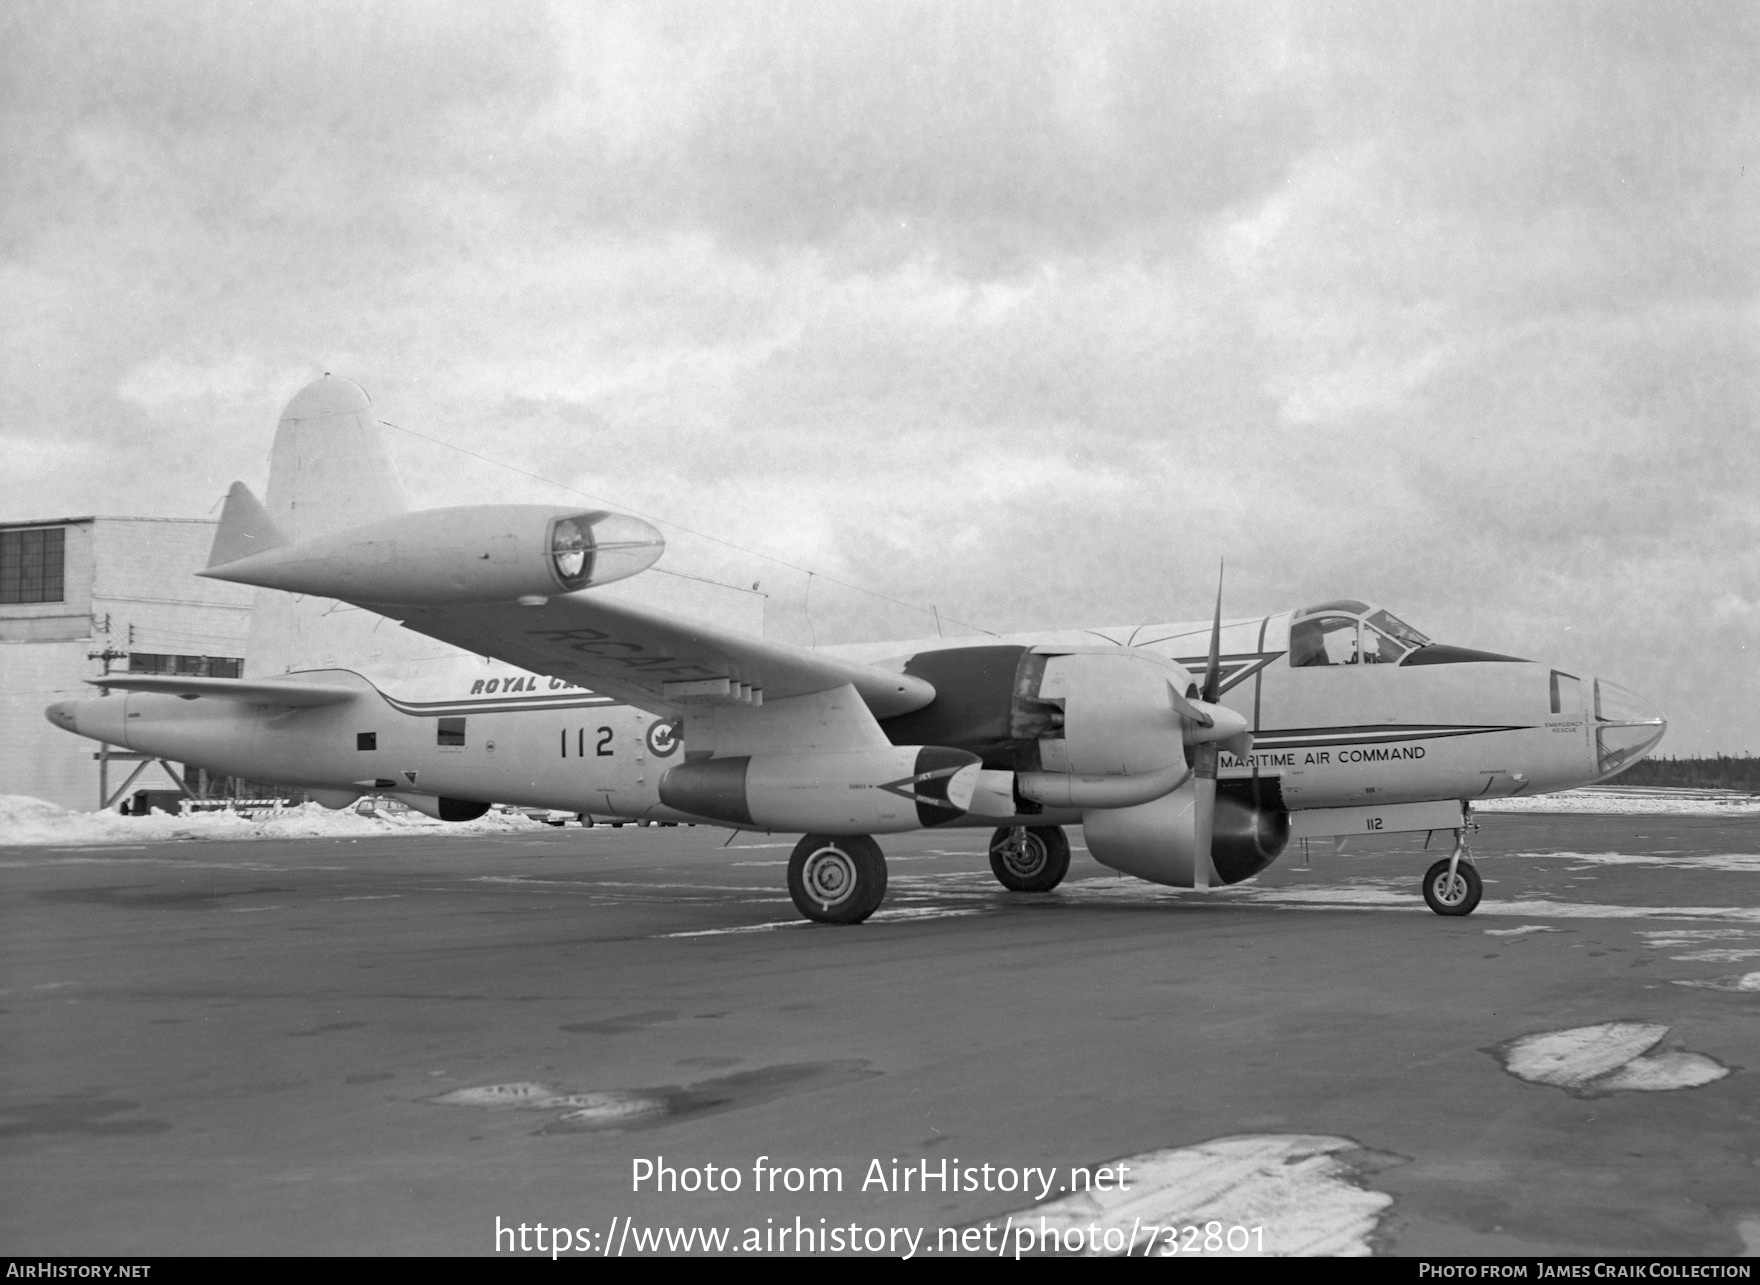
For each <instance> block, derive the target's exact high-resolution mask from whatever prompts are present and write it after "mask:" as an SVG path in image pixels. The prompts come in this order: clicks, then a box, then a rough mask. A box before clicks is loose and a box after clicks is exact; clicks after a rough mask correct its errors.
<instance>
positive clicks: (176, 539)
mask: <svg viewBox="0 0 1760 1285" xmlns="http://www.w3.org/2000/svg"><path fill="white" fill-rule="evenodd" d="M213 538H214V523H213V522H208V521H200V520H191V519H183V518H102V517H83V518H57V519H53V520H50V521H42V522H20V523H4V524H0V728H3V729H4V733H5V734H4V735H3V736H0V794H24V795H31V796H33V797H35V798H39V799H46V800H48V801H49V802H51V803H56V804H59V805H60V806H62V807H65V808H77V809H80V810H82V811H83V810H89V809H92V808H96V807H99V806H101V805H102V804H103V802H104V800H103V799H102V798H101V797H100V795H99V784H100V777H101V776H107V777H108V781H107V783H108V786H109V789H110V790H112V791H114V790H116V789H117V788H118V787H119V786H121V785H122V783H123V782H124V781H125V780H127V778H128V776H129V774H130V773H131V772H132V771H133V770H134V769H135V767H136V766H138V765H139V762H140V760H138V759H135V758H132V757H130V758H121V756H120V754H119V755H118V756H117V757H118V759H119V760H120V761H111V762H107V763H102V762H100V761H99V760H98V758H97V757H96V753H95V751H97V748H98V747H97V746H96V744H94V743H93V742H92V741H88V740H85V739H83V738H82V737H78V736H71V735H69V734H68V733H66V732H64V731H61V730H60V729H59V728H56V727H53V726H51V725H50V723H49V722H48V720H47V719H45V718H44V717H43V710H44V708H45V707H46V706H47V705H49V704H50V703H51V702H53V701H57V700H62V699H65V698H69V697H80V696H90V695H92V694H93V689H92V688H91V687H90V686H88V685H87V683H86V681H85V680H86V679H88V678H97V677H99V676H100V675H102V674H103V673H105V672H106V671H107V670H108V671H109V672H121V671H128V672H133V673H154V674H202V675H212V676H215V677H237V676H238V675H239V674H240V672H241V671H242V665H243V660H244V648H245V637H246V634H247V632H248V630H249V625H250V607H251V590H250V589H248V588H246V587H245V586H243V585H235V584H226V583H224V582H222V581H218V580H199V579H197V578H196V577H195V576H194V575H193V574H192V573H193V572H195V571H197V570H199V569H200V568H202V567H203V566H205V565H206V564H207V561H208V546H209V544H211V543H212V542H213ZM176 788H177V787H176V785H175V783H174V782H172V781H171V780H169V779H168V778H167V776H166V774H165V772H164V771H163V769H161V768H160V767H159V766H158V765H157V764H156V763H149V765H148V768H147V770H146V771H145V772H143V773H142V774H141V776H140V778H139V779H138V780H136V781H135V782H134V784H133V785H132V786H131V790H132V789H152V790H163V789H176Z"/></svg>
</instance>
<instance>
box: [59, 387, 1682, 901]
mask: <svg viewBox="0 0 1760 1285" xmlns="http://www.w3.org/2000/svg"><path fill="white" fill-rule="evenodd" d="M381 432H382V430H381V427H380V422H379V420H378V417H377V415H376V413H375V412H374V411H373V409H372V403H371V401H370V399H369V398H368V397H367V395H366V394H365V393H364V392H363V391H362V390H361V389H360V388H359V387H358V386H357V385H355V384H353V383H350V382H349V381H347V380H342V379H336V378H331V377H328V376H326V377H325V378H324V379H321V380H319V381H317V382H316V383H313V384H311V385H309V386H308V387H306V388H305V389H304V390H302V391H301V392H300V393H299V394H298V395H297V396H295V397H294V399H293V401H292V402H291V403H289V405H288V407H287V409H286V411H285V412H284V413H283V416H282V419H281V423H280V426H279V429H278V431H277V434H276V438H275V444H274V449H273V454H272V458H271V466H270V474H269V486H268V491H267V503H266V504H265V503H261V502H259V501H258V500H257V499H256V497H255V496H254V495H253V493H252V492H251V491H250V490H249V489H248V488H247V487H245V486H244V485H243V484H242V483H238V484H235V485H234V486H233V488H232V490H231V491H230V493H229V494H228V496H227V499H226V503H225V507H224V509H223V511H222V515H221V520H220V525H219V528H218V530H217V531H216V534H215V539H214V545H213V550H212V553H211V556H210V560H209V565H208V567H207V568H206V569H205V570H204V571H202V572H200V573H199V574H201V575H204V576H209V577H213V578H216V579H221V580H229V581H235V582H238V583H241V584H248V585H254V586H258V587H260V588H262V589H267V590H278V591H281V592H282V593H285V594H292V595H305V596H306V598H305V601H306V602H308V603H312V602H317V603H321V604H323V605H325V606H327V607H331V608H334V607H335V606H336V604H338V603H347V604H353V605H354V606H355V607H358V608H362V609H364V610H365V611H367V612H371V613H376V614H377V616H378V617H384V618H387V619H388V620H390V621H396V622H399V623H400V624H401V625H402V626H404V627H405V628H406V629H408V630H412V631H414V632H415V633H418V634H422V635H426V636H427V637H428V638H431V639H435V640H438V641H439V642H441V643H443V644H447V645H448V647H450V648H456V649H459V650H458V652H457V654H456V655H455V656H451V657H450V662H449V663H447V664H443V665H441V666H439V667H438V668H436V667H434V666H432V665H430V666H428V668H427V670H426V671H425V676H424V677H423V678H422V680H421V684H420V687H419V690H418V689H417V688H413V687H411V686H409V685H408V683H407V682H402V681H401V680H400V679H399V676H398V675H397V674H396V673H394V672H389V671H387V672H385V673H373V674H368V673H362V672H357V671H356V670H354V669H352V668H346V667H338V666H335V665H329V666H324V667H317V668H310V667H302V666H301V665H300V664H299V659H300V657H299V654H298V652H297V650H296V651H295V652H294V653H291V655H292V661H291V663H289V664H288V666H287V668H288V671H289V672H283V673H264V672H261V670H262V664H261V662H260V660H259V659H258V657H259V649H258V639H257V636H256V633H255V626H253V640H252V644H251V647H250V648H249V649H248V650H250V651H251V653H252V655H251V656H249V657H247V662H246V663H247V667H249V668H247V671H246V677H244V678H242V679H226V678H186V677H173V676H159V675H109V676H107V677H105V678H103V679H97V680H93V681H94V682H95V683H97V684H99V685H100V686H102V687H103V688H105V689H107V690H106V694H104V695H101V696H95V697H91V698H86V699H81V700H68V701H61V702H58V703H56V704H55V705H52V706H51V707H50V708H49V710H48V711H47V713H48V717H49V719H50V721H52V722H54V723H55V724H56V725H57V726H60V727H63V728H66V729H67V730H69V731H72V732H76V733H78V734H80V735H82V736H88V737H92V738H93V739H96V740H100V741H104V742H107V743H110V744H114V745H121V746H126V747H127V748H129V749H130V750H134V751H137V752H144V753H148V754H152V755H154V756H158V757H163V758H172V759H176V760H179V761H182V762H186V763H191V764H196V765H199V766H202V767H206V768H209V769H211V770H214V771H217V772H222V773H226V774H230V775H235V776H242V777H247V778H250V779H253V780H263V781H277V782H282V783H285V784H288V785H294V786H300V787H303V788H304V789H306V790H307V791H308V792H309V793H310V794H311V795H312V796H313V797H315V798H317V799H318V800H319V801H320V802H323V803H325V804H326V805H328V806H332V807H345V806H348V805H349V804H351V803H352V802H354V801H355V800H356V799H358V798H360V797H361V796H362V795H363V794H376V795H389V796H391V797H394V798H398V799H401V800H403V801H404V802H406V803H408V804H409V805H410V806H412V807H416V808H418V809H420V810H422V811H425V812H427V813H429V814H431V815H434V816H437V817H440V818H442V819H447V820H463V819H468V818H471V817H475V816H480V815H481V814H482V813H483V812H484V811H485V810H486V809H487V808H488V806H489V804H490V803H491V802H494V803H504V804H523V805H530V806H538V807H549V808H558V809H565V810H568V811H571V812H582V813H592V814H595V815H602V816H610V817H621V818H638V819H651V820H673V821H689V822H697V823H708V824H714V825H720V826H725V827H730V828H735V829H742V830H762V831H768V832H783V833H788V832H798V833H803V834H804V836H805V837H804V838H802V839H801V841H800V843H799V844H798V845H797V846H796V848H795V850H794V853H793V856H792V858H791V860H790V862H789V867H788V886H789V892H790V894H791V895H792V897H793V899H794V902H795V905H796V906H797V907H798V908H799V909H800V911H801V913H802V914H803V915H805V916H807V917H808V918H809V919H814V920H819V921H822V922H827V923H858V922H860V921H861V920H863V919H865V918H867V917H868V916H869V915H870V914H872V913H873V911H874V910H875V909H876V908H877V907H878V906H879V905H880V902H881V900H882V898H883V897H884V895H885V890H886V862H885V859H884V857H883V855H882V853H881V850H880V847H879V845H878V844H877V843H876V842H875V840H874V838H873V836H874V835H877V834H894V833H900V832H904V831H910V830H916V829H921V828H925V827H958V826H984V827H993V828H994V835H993V837H992V839H991V844H990V859H991V866H992V869H993V870H994V872H995V874H996V877H997V878H998V880H1000V881H1001V882H1002V884H1003V885H1004V886H1005V887H1008V888H1010V889H1013V890H1016V891H1021V892H1042V891H1049V890H1050V889H1052V888H1054V887H1056V886H1057V884H1058V883H1059V881H1061V880H1062V878H1063V877H1064V874H1065V872H1066V871H1067V869H1068V866H1069V854H1070V847H1069V842H1068V839H1067V838H1066V836H1065V827H1069V826H1077V825H1079V826H1080V827H1081V828H1082V833H1083V837H1084V840H1085V843H1086V846H1087V849H1088V852H1089V853H1090V854H1091V855H1092V856H1093V857H1094V858H1095V860H1097V861H1099V862H1101V863H1102V864H1104V865H1106V866H1109V867H1111V868H1112V869H1114V870H1118V871H1122V872H1124V873H1126V874H1130V875H1134V876H1136V877H1138V878H1141V879H1146V880H1149V881H1151V882H1154V883H1159V884H1166V885H1171V886H1174V887H1182V888H1206V887H1209V886H1212V885H1216V884H1233V883H1238V882H1240V881H1241V880H1244V879H1249V878H1251V877H1252V876H1254V875H1256V874H1258V873H1259V872H1260V871H1262V870H1264V869H1265V868H1266V867H1267V866H1269V865H1270V864H1271V862H1273V861H1274V860H1276V858H1277V857H1278V855H1279V854H1280V853H1281V852H1282V851H1283V850H1284V848H1285V847H1286V845H1287V844H1288V843H1289V842H1290V840H1291V838H1292V836H1293V837H1299V838H1312V837H1324V836H1349V835H1361V834H1389V833H1396V832H1410V831H1437V830H1445V831H1452V832H1453V835H1454V840H1455V842H1454V847H1453V851H1452V852H1451V853H1450V854H1449V856H1448V857H1446V858H1444V859H1442V860H1439V861H1437V862H1436V863H1435V864H1434V865H1433V866H1431V867H1430V869H1429V870H1428V872H1427V873H1426V874H1425V875H1424V879H1423V889H1424V896H1425V899H1426V900H1427V901H1428V903H1429V904H1430V906H1431V908H1432V909H1433V910H1435V911H1436V912H1437V913H1438V914H1444V915H1463V914H1467V913H1470V912H1471V911H1472V909H1473V907H1474V906H1475V905H1477V904H1478V901H1479V896H1480V891H1481V883H1480V879H1479V876H1478V874H1477V873H1476V872H1475V871H1474V868H1473V864H1472V860H1471V853H1470V851H1469V850H1468V847H1467V844H1466V842H1465V838H1466V834H1467V829H1468V826H1469V824H1470V823H1469V820H1468V810H1469V808H1470V806H1471V804H1472V802H1473V801H1474V800H1478V799H1486V798H1499V797H1505V796H1509V795H1516V794H1539V793H1545V792H1547V791H1551V790H1560V789H1565V788H1569V787H1572V786H1578V785H1583V784H1587V783H1590V782H1593V781H1597V780H1601V779H1603V778H1605V777H1607V776H1609V775H1611V774H1613V773H1614V772H1616V771H1618V770H1619V769H1620V768H1622V767H1624V766H1626V765H1627V764H1628V763H1630V762H1631V761H1632V760H1633V759H1635V758H1637V757H1639V756H1641V755H1643V754H1644V753H1646V752H1647V751H1648V750H1649V749H1650V748H1652V747H1653V746H1654V745H1655V744H1656V743H1657V741H1659V740H1660V739H1661V737H1662V734H1663V732H1664V730H1665V727H1666V724H1665V722H1664V720H1663V719H1662V717H1661V716H1660V715H1659V714H1658V713H1657V712H1656V710H1655V709H1653V708H1652V707H1651V706H1650V705H1649V704H1648V703H1646V702H1645V701H1644V700H1642V699H1641V698H1639V697H1638V696H1636V695H1634V694H1633V693H1631V692H1628V691H1626V690H1624V689H1623V688H1620V687H1617V686H1615V685H1614V684H1612V683H1610V682H1606V681H1604V680H1601V679H1598V678H1593V677H1582V676H1578V675H1575V674H1570V673H1565V672H1563V671H1561V670H1558V669H1555V668H1552V667H1550V666H1548V665H1546V664H1544V663H1539V662H1534V661H1529V660H1521V659H1517V658H1515V657H1512V656H1505V655H1500V654H1496V653H1492V652H1484V651H1475V650H1469V649H1467V648H1463V647H1455V646H1450V645H1447V644H1444V643H1437V642H1434V641H1432V640H1431V639H1430V638H1428V637H1426V636H1425V635H1424V634H1422V633H1420V632H1419V631H1418V630H1417V629H1415V628H1413V627H1412V626H1411V625H1409V624H1407V623H1406V622H1404V621H1403V620H1401V619H1399V618H1398V617H1397V616H1395V615H1394V614H1393V613H1392V612H1390V611H1387V610H1385V609H1382V608H1380V607H1377V606H1375V605H1373V604H1370V603H1366V602H1358V601H1354V600H1340V601H1332V602H1323V603H1319V604H1317V605H1314V606H1310V607H1304V608H1300V609H1297V610H1292V611H1281V612H1275V613H1272V614H1269V615H1265V616H1256V617H1252V618H1246V619H1230V620H1224V619H1222V616H1221V598H1220V592H1219V594H1218V602H1217V608H1216V612H1215V614H1214V616H1213V618H1212V619H1210V620H1208V621H1197V622H1193V623H1189V624H1173V625H1153V626H1135V627H1126V628H1115V629H1091V630H1078V631H1069V632H1061V633H1052V634H1030V635H1019V636H1013V637H1003V638H997V639H985V640H983V641H982V642H974V641H972V640H971V639H940V638H937V639H933V640H926V641H922V642H914V643H896V642H895V643H879V644H868V645H862V646H847V647H826V648H807V647H800V646H794V645H789V644H786V643H782V642H778V641H773V640H769V639H765V638H763V637H759V636H755V635H752V634H747V633H742V632H739V631H736V630H733V629H730V628H726V627H722V626H712V625H708V624H704V623H701V622H697V621H693V620H690V619H686V618H682V617H680V616H678V615H676V614H673V613H668V612H664V611H659V610H655V609H653V608H651V607H647V606H641V605H635V604H632V603H630V602H628V601H624V600H614V599H612V598H608V597H607V596H605V595H604V594H602V593H598V592H596V587H597V586H601V585H605V584H609V583H611V582H613V581H617V580H621V579H625V578H627V577H630V576H634V575H637V574H639V573H641V572H643V571H645V570H646V569H648V568H649V567H651V566H652V565H653V564H654V563H655V562H656V561H657V560H658V559H659V557H660V555H661V553H662V551H663V549H664V541H663V539H662V538H661V535H660V533H659V531H657V530H656V529H655V528H654V527H652V526H651V525H649V524H648V523H646V522H643V521H641V520H639V519H637V518H633V517H629V516H626V515H621V514H614V513H608V512H602V511H584V510H582V509H580V508H568V507H555V506H541V505H499V504H497V505H476V506H466V507H456V508H444V509H431V510H421V511H411V510H410V509H409V507H408V504H407V502H406V500H405V499H404V495H403V490H402V486H401V483H400V482H399V481H398V479H397V476H396V473H395V471H394V469H393V467H392V465H391V462H390V458H389V455H388V454H387V452H386V450H385V446H384V443H383V442H382V441H381V439H380V434H381ZM262 597H263V596H262V595H259V605H258V608H257V610H256V613H255V614H256V617H257V618H258V619H259V620H260V619H263V618H265V612H264V607H263V604H262V602H261V599H262ZM331 600H334V601H331ZM314 622H316V623H314ZM321 624H322V622H321V620H318V618H317V617H315V616H313V615H310V614H308V616H307V618H306V625H307V627H308V629H310V628H316V627H321ZM484 658H488V661H489V662H493V663H489V664H488V665H487V667H486V661H485V659H484ZM108 689H114V690H115V692H116V693H119V694H110V692H109V690H108Z"/></svg>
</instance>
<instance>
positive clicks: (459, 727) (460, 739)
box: [436, 718, 464, 749]
mask: <svg viewBox="0 0 1760 1285" xmlns="http://www.w3.org/2000/svg"><path fill="white" fill-rule="evenodd" d="M436 743H437V744H439V745H441V746H443V747H451V748H453V749H463V748H464V720H463V719H462V718H443V719H441V720H440V729H439V732H438V735H437V737H436Z"/></svg>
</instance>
